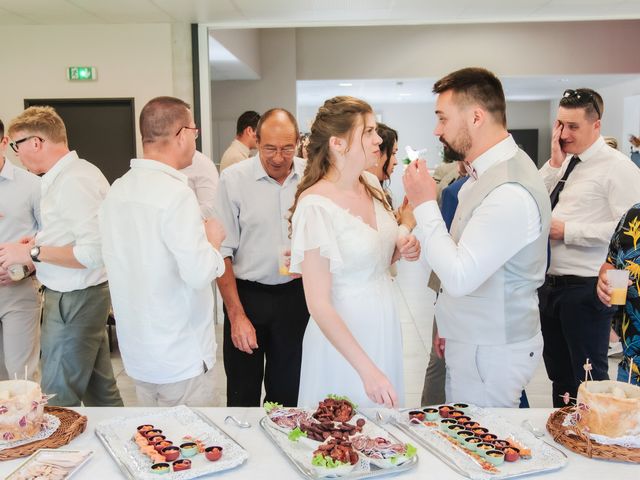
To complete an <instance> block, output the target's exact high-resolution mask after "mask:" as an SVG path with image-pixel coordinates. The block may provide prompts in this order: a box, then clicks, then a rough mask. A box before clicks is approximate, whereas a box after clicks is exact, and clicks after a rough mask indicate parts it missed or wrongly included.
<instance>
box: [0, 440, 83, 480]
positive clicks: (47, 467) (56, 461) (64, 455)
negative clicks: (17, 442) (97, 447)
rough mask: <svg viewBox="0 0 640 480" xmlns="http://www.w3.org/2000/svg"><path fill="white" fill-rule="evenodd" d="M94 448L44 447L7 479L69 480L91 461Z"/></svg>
mask: <svg viewBox="0 0 640 480" xmlns="http://www.w3.org/2000/svg"><path fill="white" fill-rule="evenodd" d="M92 455H93V450H63V449H49V448H42V449H40V450H38V451H37V452H36V453H34V454H33V455H31V456H30V457H29V458H28V459H27V461H25V462H24V463H23V464H22V465H20V466H19V467H18V468H17V469H15V470H14V471H13V472H12V473H11V474H9V476H8V477H7V478H6V479H5V480H30V479H34V478H38V479H39V480H46V479H49V478H50V479H56V480H69V479H71V477H73V476H74V475H75V474H76V473H77V472H78V470H80V468H81V467H82V466H83V465H84V464H85V463H87V462H88V461H89V459H90V458H91V456H92Z"/></svg>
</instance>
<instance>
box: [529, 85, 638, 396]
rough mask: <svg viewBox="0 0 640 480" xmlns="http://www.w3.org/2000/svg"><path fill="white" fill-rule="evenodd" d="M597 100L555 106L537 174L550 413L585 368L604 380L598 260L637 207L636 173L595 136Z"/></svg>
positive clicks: (590, 95) (574, 99) (572, 94)
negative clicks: (544, 194) (546, 254)
mask: <svg viewBox="0 0 640 480" xmlns="http://www.w3.org/2000/svg"><path fill="white" fill-rule="evenodd" d="M603 112H604V104H603V101H602V97H601V96H600V95H599V94H598V93H597V92H595V91H594V90H591V89H589V88H579V89H577V90H572V89H570V90H566V91H565V92H564V94H563V96H562V98H561V99H560V103H559V108H558V113H557V117H556V121H555V123H554V126H553V133H552V140H551V158H550V159H549V161H548V162H547V163H545V165H544V166H543V167H542V168H541V169H540V174H541V176H542V178H543V180H544V182H545V185H546V186H547V189H548V191H549V194H550V198H551V208H552V220H551V232H550V234H549V239H550V263H549V269H548V272H547V276H546V280H545V283H544V285H543V286H542V287H541V288H540V290H539V298H540V319H541V323H542V334H543V337H544V351H543V358H544V361H545V366H546V368H547V374H548V376H549V379H550V380H551V381H552V383H553V405H554V407H561V406H563V401H562V398H561V396H562V395H563V394H564V393H565V392H569V394H570V397H572V398H575V397H576V394H577V389H578V386H579V384H580V380H581V378H584V375H585V371H584V368H583V365H584V364H585V362H586V360H587V359H589V362H590V363H591V365H592V370H591V372H590V373H591V376H592V377H593V379H594V380H606V379H608V378H609V375H608V361H607V353H608V348H609V330H610V327H611V317H612V314H613V312H612V311H611V310H610V309H608V308H606V307H604V306H603V305H602V304H601V303H600V302H599V301H598V298H597V296H596V292H595V287H596V283H597V276H598V271H599V269H600V265H601V264H602V259H603V258H605V257H606V256H607V247H608V245H609V240H610V239H611V235H612V233H613V231H614V229H615V227H616V224H617V223H618V221H619V220H620V218H621V216H622V215H623V214H624V213H625V212H626V211H627V210H628V209H629V207H631V206H632V205H633V204H634V203H637V202H638V201H639V200H640V187H639V185H640V170H638V168H637V167H636V166H635V165H634V164H633V163H632V162H631V160H630V159H629V158H628V157H626V156H625V155H623V154H622V153H621V152H619V151H618V150H615V149H613V148H611V147H610V146H608V145H607V144H606V143H605V141H604V139H603V137H602V136H601V135H600V127H601V119H602V114H603Z"/></svg>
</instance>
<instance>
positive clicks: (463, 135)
mask: <svg viewBox="0 0 640 480" xmlns="http://www.w3.org/2000/svg"><path fill="white" fill-rule="evenodd" d="M440 142H441V143H442V145H443V147H444V155H445V157H447V158H448V159H449V160H464V159H465V158H466V156H467V153H468V152H469V150H471V135H469V129H468V128H467V127H466V126H465V127H463V128H462V129H460V132H459V133H458V136H457V137H456V139H455V140H454V141H452V143H453V145H452V144H451V143H449V142H447V141H446V140H445V139H444V138H443V137H442V136H440Z"/></svg>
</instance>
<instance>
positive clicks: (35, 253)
mask: <svg viewBox="0 0 640 480" xmlns="http://www.w3.org/2000/svg"><path fill="white" fill-rule="evenodd" d="M29 255H31V260H33V261H34V262H39V261H40V260H39V259H38V257H39V256H40V247H38V246H37V245H36V246H35V247H32V248H31V250H29Z"/></svg>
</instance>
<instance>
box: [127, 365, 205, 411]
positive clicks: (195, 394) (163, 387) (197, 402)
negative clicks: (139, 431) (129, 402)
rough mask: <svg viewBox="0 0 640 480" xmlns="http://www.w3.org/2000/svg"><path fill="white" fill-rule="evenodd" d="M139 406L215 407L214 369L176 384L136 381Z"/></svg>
mask: <svg viewBox="0 0 640 480" xmlns="http://www.w3.org/2000/svg"><path fill="white" fill-rule="evenodd" d="M134 383H135V386H136V396H137V397H138V404H139V405H140V406H144V407H174V406H176V405H187V406H189V407H212V406H213V386H214V382H213V369H210V370H208V371H207V372H206V373H201V374H200V375H198V376H197V377H193V378H188V379H187V380H182V381H180V382H175V383H148V382H142V381H140V380H136V379H134Z"/></svg>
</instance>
